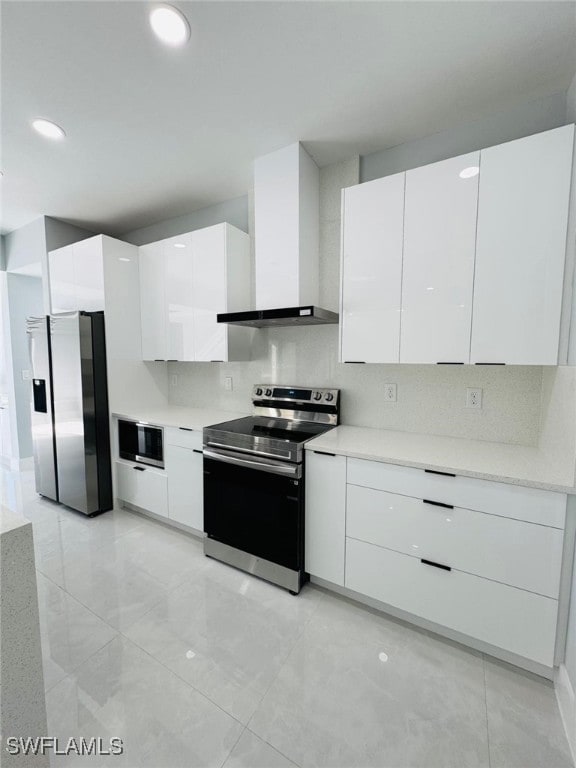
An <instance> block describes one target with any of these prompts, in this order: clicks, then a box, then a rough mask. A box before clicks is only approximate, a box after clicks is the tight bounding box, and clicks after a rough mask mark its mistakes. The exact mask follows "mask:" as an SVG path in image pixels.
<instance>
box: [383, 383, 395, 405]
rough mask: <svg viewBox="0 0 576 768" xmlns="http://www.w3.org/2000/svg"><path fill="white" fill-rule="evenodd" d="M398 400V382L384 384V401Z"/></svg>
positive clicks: (393, 401) (392, 401)
mask: <svg viewBox="0 0 576 768" xmlns="http://www.w3.org/2000/svg"><path fill="white" fill-rule="evenodd" d="M396 400H397V387H396V384H384V402H385V403H395V402H396Z"/></svg>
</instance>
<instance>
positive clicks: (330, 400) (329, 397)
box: [324, 392, 334, 403]
mask: <svg viewBox="0 0 576 768" xmlns="http://www.w3.org/2000/svg"><path fill="white" fill-rule="evenodd" d="M324 399H325V400H327V401H328V402H329V403H331V402H332V400H334V395H333V394H332V392H326V394H325V395H324Z"/></svg>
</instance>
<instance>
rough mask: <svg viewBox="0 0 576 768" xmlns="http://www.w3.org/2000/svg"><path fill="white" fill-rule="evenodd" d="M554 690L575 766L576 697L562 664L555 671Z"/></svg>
mask: <svg viewBox="0 0 576 768" xmlns="http://www.w3.org/2000/svg"><path fill="white" fill-rule="evenodd" d="M554 690H555V691H556V699H557V700H558V708H559V709H560V716H561V717H562V723H563V725H564V730H565V732H566V738H567V739H568V744H569V746H570V751H571V752H572V761H573V762H574V765H575V766H576V696H575V694H574V688H573V687H572V683H571V682H570V678H569V677H568V670H567V669H566V666H565V665H564V664H560V666H559V667H558V668H557V670H556V674H555V676H554Z"/></svg>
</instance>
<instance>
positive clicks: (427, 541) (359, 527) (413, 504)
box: [346, 485, 564, 600]
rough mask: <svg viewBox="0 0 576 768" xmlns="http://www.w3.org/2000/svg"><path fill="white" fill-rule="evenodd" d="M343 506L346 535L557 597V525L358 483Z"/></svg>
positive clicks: (560, 534)
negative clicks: (516, 518)
mask: <svg viewBox="0 0 576 768" xmlns="http://www.w3.org/2000/svg"><path fill="white" fill-rule="evenodd" d="M346 508H347V517H346V535H347V536H348V537H349V538H353V539H359V540H360V541H366V542H368V543H369V544H378V545H379V546H381V547H386V548H388V549H394V550H396V551H397V552H403V553H404V554H406V555H412V556H413V557H415V556H418V557H423V558H425V559H428V560H433V561H434V562H436V563H443V564H445V565H449V566H451V567H452V568H456V569H458V570H460V571H466V572H467V573H473V574H475V575H476V576H483V577H484V578H487V579H493V580H494V581H500V582H502V583H503V584H509V585H510V586H512V587H519V588H520V589H527V590H529V591H530V592H537V593H539V594H541V595H546V596H547V597H552V598H554V599H556V600H557V599H558V590H559V587H560V568H561V565H562V547H563V542H564V533H563V531H561V530H558V528H550V527H548V526H545V525H534V524H533V523H525V522H523V521H520V520H512V519H510V518H506V517H499V516H498V515H487V514H486V513H484V512H474V511H472V510H470V509H462V508H461V507H454V508H447V507H446V506H445V505H441V504H437V503H433V502H426V501H423V500H422V499H414V498H411V497H410V496H401V495H400V494H397V493H387V492H385V491H375V490H373V489H372V488H360V487H359V486H357V485H349V486H348V490H347V503H346ZM519 541H521V542H522V546H521V547H519V546H518V542H519Z"/></svg>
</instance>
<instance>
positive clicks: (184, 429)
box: [178, 427, 194, 432]
mask: <svg viewBox="0 0 576 768" xmlns="http://www.w3.org/2000/svg"><path fill="white" fill-rule="evenodd" d="M178 429H181V430H182V432H194V430H193V429H192V428H191V427H178Z"/></svg>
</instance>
